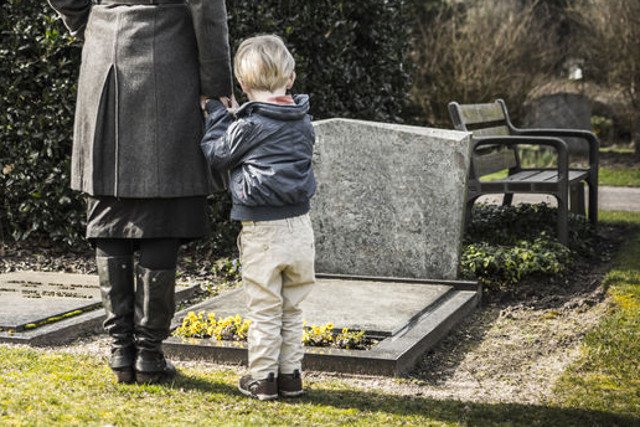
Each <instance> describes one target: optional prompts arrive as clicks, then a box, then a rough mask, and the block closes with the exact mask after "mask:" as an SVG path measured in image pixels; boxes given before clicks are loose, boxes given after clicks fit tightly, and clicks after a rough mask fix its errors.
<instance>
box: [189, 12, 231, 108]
mask: <svg viewBox="0 0 640 427" xmlns="http://www.w3.org/2000/svg"><path fill="white" fill-rule="evenodd" d="M189 7H190V8H191V16H192V17H193V28H194V30H195V33H196V41H197V44H198V59H199V61H200V92H201V94H202V95H203V96H206V97H209V98H219V97H221V96H230V95H231V92H232V80H231V54H230V49H229V29H228V27H227V8H226V6H225V0H189Z"/></svg>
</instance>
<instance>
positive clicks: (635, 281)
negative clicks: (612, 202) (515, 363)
mask: <svg viewBox="0 0 640 427" xmlns="http://www.w3.org/2000/svg"><path fill="white" fill-rule="evenodd" d="M601 215H602V219H603V220H605V221H615V222H632V223H634V224H636V225H640V214H639V213H620V212H611V213H602V214H601ZM604 286H605V287H606V288H607V289H608V293H609V295H610V297H611V299H610V300H611V309H610V313H609V315H608V316H607V317H605V319H604V320H603V321H602V322H601V324H600V325H599V326H598V327H597V328H596V329H595V330H594V331H592V332H591V333H590V334H588V335H587V336H586V337H585V340H584V344H583V347H582V349H581V350H582V351H581V353H582V354H581V357H580V359H579V360H578V361H577V362H576V363H575V364H574V365H572V366H571V367H570V368H569V369H567V370H566V371H565V373H564V374H563V376H562V377H561V378H560V380H559V381H558V383H557V384H556V394H557V396H558V402H561V403H562V404H563V405H567V406H570V407H574V408H589V409H600V410H611V411H614V412H616V413H619V414H627V415H630V416H635V417H640V233H639V232H637V231H636V233H635V235H634V236H633V237H632V238H631V239H630V240H629V241H628V242H627V243H626V245H625V246H623V247H622V248H621V249H620V251H619V253H618V256H617V258H616V259H615V261H614V266H613V269H612V270H610V271H609V272H608V273H607V275H606V276H605V279H604ZM638 423H640V419H638Z"/></svg>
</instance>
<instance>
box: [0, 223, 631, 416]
mask: <svg viewBox="0 0 640 427" xmlns="http://www.w3.org/2000/svg"><path fill="white" fill-rule="evenodd" d="M601 215H602V220H603V221H610V222H624V223H627V224H629V223H631V224H635V226H636V228H635V229H634V231H633V232H632V233H629V234H630V236H632V237H631V238H630V240H629V241H628V242H627V244H626V246H625V247H624V248H623V250H621V251H620V252H619V254H618V255H617V258H616V259H615V261H614V264H613V268H612V269H611V271H609V273H608V274H607V275H606V278H605V285H606V286H607V288H608V292H609V295H610V298H609V299H608V301H610V307H609V309H608V315H607V316H605V317H604V318H603V320H601V322H600V324H599V325H598V326H597V327H596V328H595V329H594V330H593V331H592V332H590V333H589V334H588V335H587V336H586V337H585V340H584V342H583V345H582V348H581V354H580V356H579V358H578V360H576V361H575V362H574V363H573V364H571V365H570V366H569V367H568V368H567V369H566V371H565V372H564V374H563V375H562V376H561V378H560V380H559V381H558V382H557V383H556V385H555V388H554V395H553V398H552V399H550V400H549V401H548V402H547V403H546V404H544V405H529V404H512V403H499V402H497V403H472V402H464V401H459V400H447V399H444V400H435V399H430V398H424V397H420V396H411V397H407V396H399V395H395V394H385V393H383V392H381V391H379V390H375V389H370V390H362V389H359V388H356V387H355V386H353V385H350V384H348V381H347V380H340V379H334V380H330V379H325V380H315V381H314V382H313V384H312V387H311V390H310V392H309V394H308V395H307V396H306V397H304V398H302V399H299V400H289V401H276V402H268V403H264V402H258V401H254V400H248V399H246V398H245V397H243V396H242V395H240V393H239V392H238V391H237V390H236V386H235V384H236V381H237V378H238V375H239V372H238V370H236V369H233V368H224V367H219V368H210V367H209V368H206V367H197V365H195V366H196V367H195V368H194V367H191V368H185V367H182V369H181V375H180V376H179V377H178V379H177V380H176V381H175V382H174V383H173V384H170V385H167V386H136V385H117V384H114V382H113V380H112V378H111V375H110V372H109V370H108V368H107V367H106V366H105V360H104V359H103V358H96V357H91V356H84V355H83V356H80V355H74V354H68V353H65V352H62V351H51V350H40V349H30V348H24V347H15V346H9V345H0V372H1V374H0V425H163V426H164V425H212V424H215V425H220V424H222V425H265V424H270V425H338V424H342V425H344V424H349V425H558V426H566V425H575V426H585V425H640V393H639V391H640V369H639V366H638V361H639V360H640V232H639V230H640V228H639V227H640V213H628V212H626V213H619V212H602V213H601ZM191 366H194V365H191Z"/></svg>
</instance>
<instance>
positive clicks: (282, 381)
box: [278, 369, 304, 397]
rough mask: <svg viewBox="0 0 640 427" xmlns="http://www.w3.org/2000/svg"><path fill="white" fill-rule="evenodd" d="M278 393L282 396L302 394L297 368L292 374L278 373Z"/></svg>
mask: <svg viewBox="0 0 640 427" xmlns="http://www.w3.org/2000/svg"><path fill="white" fill-rule="evenodd" d="M278 393H280V396H282V397H298V396H302V395H303V394H304V390H303V389H302V377H301V376H300V371H298V370H297V369H296V370H295V371H293V374H279V375H278Z"/></svg>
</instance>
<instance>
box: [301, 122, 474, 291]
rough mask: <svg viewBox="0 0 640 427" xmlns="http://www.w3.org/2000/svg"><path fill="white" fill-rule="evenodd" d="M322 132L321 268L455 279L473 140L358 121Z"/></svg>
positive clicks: (317, 215)
mask: <svg viewBox="0 0 640 427" xmlns="http://www.w3.org/2000/svg"><path fill="white" fill-rule="evenodd" d="M315 132H316V145H315V152H314V170H315V174H316V178H317V182H318V189H317V193H316V196H315V197H314V198H313V199H312V212H311V215H312V220H313V225H314V230H315V233H316V268H317V271H319V272H322V273H331V274H335V273H339V274H348V275H364V276H385V277H413V278H433V279H453V278H455V277H456V276H457V272H458V262H459V257H460V250H461V243H462V237H463V232H464V229H463V227H464V210H465V199H466V189H467V178H468V170H469V159H470V149H471V145H470V142H469V134H468V133H465V132H457V131H449V130H444V129H431V128H423V127H415V126H402V125H393V124H384V123H376V122H365V121H359V120H348V119H330V120H321V121H318V122H315Z"/></svg>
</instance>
